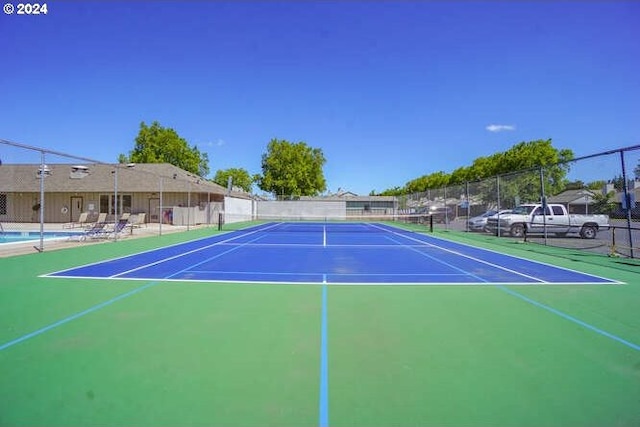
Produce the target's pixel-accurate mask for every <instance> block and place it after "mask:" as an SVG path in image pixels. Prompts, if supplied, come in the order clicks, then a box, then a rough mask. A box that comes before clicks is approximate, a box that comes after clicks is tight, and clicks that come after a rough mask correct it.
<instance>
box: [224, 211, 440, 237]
mask: <svg viewBox="0 0 640 427" xmlns="http://www.w3.org/2000/svg"><path fill="white" fill-rule="evenodd" d="M222 222H223V224H222V227H221V228H222V229H223V230H229V231H230V230H240V229H246V228H250V227H257V226H259V227H260V231H269V232H308V233H312V232H323V231H330V232H333V233H341V232H342V233H358V232H368V233H375V232H383V231H387V232H388V230H389V227H395V228H398V229H402V230H408V231H421V232H425V231H429V230H430V229H431V228H430V225H431V222H430V217H429V215H424V214H405V215H346V216H341V217H340V216H322V215H255V216H254V218H253V219H247V218H246V217H244V218H242V217H234V216H233V215H225V218H224V221H222Z"/></svg>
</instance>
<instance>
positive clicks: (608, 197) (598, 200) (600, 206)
mask: <svg viewBox="0 0 640 427" xmlns="http://www.w3.org/2000/svg"><path fill="white" fill-rule="evenodd" d="M615 197H616V192H615V191H609V192H608V193H605V192H604V191H602V192H596V193H594V194H593V203H592V205H591V208H592V209H593V212H594V213H601V214H611V213H612V212H613V211H614V210H615V209H616V207H617V206H618V203H617V202H616V201H615Z"/></svg>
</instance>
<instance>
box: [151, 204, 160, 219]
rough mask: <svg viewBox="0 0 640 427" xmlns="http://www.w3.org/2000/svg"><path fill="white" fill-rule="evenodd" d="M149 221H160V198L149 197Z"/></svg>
mask: <svg viewBox="0 0 640 427" xmlns="http://www.w3.org/2000/svg"><path fill="white" fill-rule="evenodd" d="M149 222H158V223H159V222H160V199H149Z"/></svg>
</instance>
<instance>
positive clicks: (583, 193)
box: [547, 189, 595, 204]
mask: <svg viewBox="0 0 640 427" xmlns="http://www.w3.org/2000/svg"><path fill="white" fill-rule="evenodd" d="M594 194H595V193H594V192H593V191H591V190H584V189H579V190H565V191H563V192H562V193H560V194H557V195H555V196H551V197H549V198H548V199H547V201H548V202H549V203H561V204H585V203H586V204H590V203H593V196H594Z"/></svg>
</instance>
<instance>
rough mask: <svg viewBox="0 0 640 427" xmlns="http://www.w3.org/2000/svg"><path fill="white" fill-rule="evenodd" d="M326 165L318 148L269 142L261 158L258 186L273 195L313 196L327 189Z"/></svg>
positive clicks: (299, 143) (284, 141)
mask: <svg viewBox="0 0 640 427" xmlns="http://www.w3.org/2000/svg"><path fill="white" fill-rule="evenodd" d="M325 163H326V159H325V158H324V155H323V153H322V150H321V149H319V148H312V147H310V146H308V145H307V144H306V143H304V142H298V143H292V142H289V141H286V140H278V139H272V140H271V141H270V142H269V145H268V146H267V152H266V153H264V154H263V155H262V175H261V176H260V177H259V179H258V181H257V183H258V187H259V188H260V189H261V190H263V191H268V192H270V193H272V194H274V195H276V196H285V197H299V196H316V195H318V194H319V193H321V192H323V191H325V190H326V188H327V184H326V180H325V178H324V173H323V171H322V167H323V166H324V164H325Z"/></svg>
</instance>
